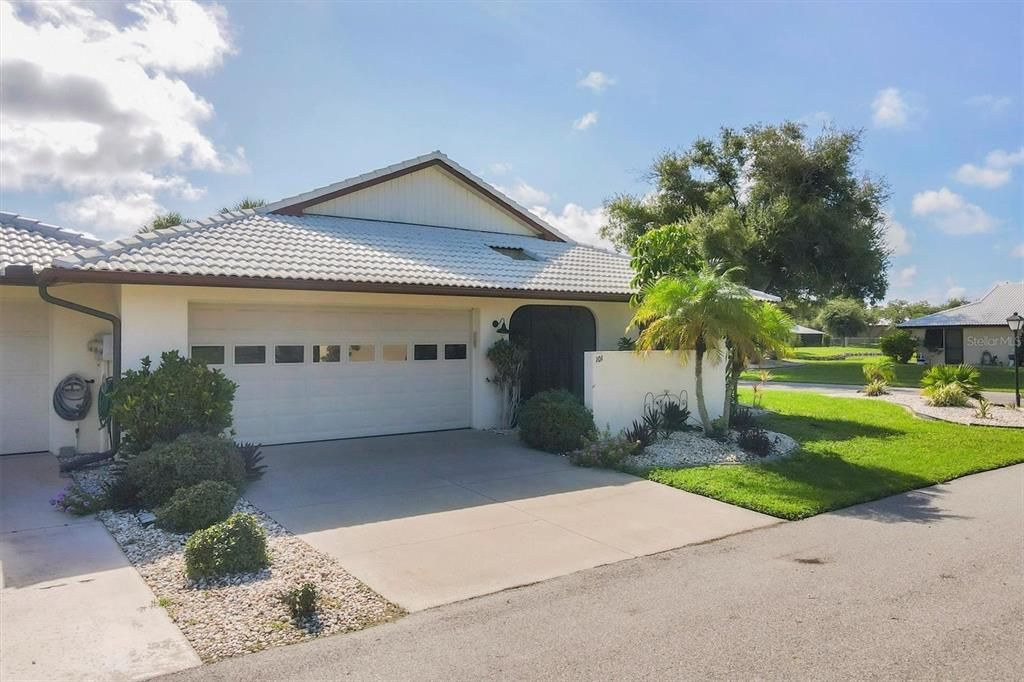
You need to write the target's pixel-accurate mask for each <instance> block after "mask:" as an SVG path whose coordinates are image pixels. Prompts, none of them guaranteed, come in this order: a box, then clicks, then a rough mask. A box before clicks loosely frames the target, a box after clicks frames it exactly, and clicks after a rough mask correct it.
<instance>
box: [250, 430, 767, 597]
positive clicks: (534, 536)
mask: <svg viewBox="0 0 1024 682" xmlns="http://www.w3.org/2000/svg"><path fill="white" fill-rule="evenodd" d="M264 459H265V461H266V463H267V464H268V465H269V469H268V472H267V475H266V477H265V478H263V479H262V480H260V481H258V482H257V483H255V484H253V485H252V486H251V487H250V488H249V490H248V491H247V493H246V496H247V497H248V498H249V499H250V500H251V501H252V502H253V503H254V504H256V505H257V506H258V507H260V508H261V509H263V510H264V511H266V512H267V513H269V514H270V515H271V516H273V517H274V518H275V519H277V521H279V522H280V523H281V524H282V525H284V526H285V527H287V528H288V529H290V530H291V531H292V532H294V533H296V534H297V535H299V536H300V537H302V538H303V539H304V540H305V541H306V542H308V543H310V544H311V545H313V546H314V547H317V548H318V549H320V550H322V551H324V552H326V553H328V554H331V555H333V556H335V557H337V558H338V559H339V560H340V561H341V563H342V565H343V566H344V567H345V568H346V569H348V570H349V571H350V572H352V573H353V574H354V575H356V576H357V577H359V578H360V579H361V580H363V581H364V582H366V583H367V584H368V585H370V586H371V587H373V588H374V589H376V590H377V591H378V592H380V593H381V594H383V595H384V596H386V597H388V598H389V599H391V600H393V601H395V602H397V603H398V604H400V605H402V606H404V607H405V608H407V609H409V610H419V609H425V608H428V607H432V606H437V605H439V604H445V603H449V602H453V601H457V600H461V599H467V598H469V597H476V596H479V595H482V594H488V593H491V592H495V591H497V590H502V589H505V588H508V587H514V586H518V585H524V584H528V583H533V582H537V581H539V580H545V579H548V578H553V577H555V576H560V575H565V574H568V573H573V572H575V571H579V570H582V569H585V568H591V567H593V566H598V565H601V564H608V563H612V562H616V561H621V560H623V559H629V558H632V557H636V556H641V555H646V554H653V553H656V552H662V551H665V550H668V549H673V548H676V547H681V546H683V545H688V544H693V543H699V542H704V541H707V540H711V539H714V538H719V537H723V536H726V535H732V534H734V533H739V532H742V531H747V530H751V529H753V528H760V527H763V526H768V525H771V524H774V523H777V522H778V520H777V519H774V518H772V517H769V516H764V515H762V514H758V513H755V512H751V511H748V510H745V509H741V508H739V507H734V506H731V505H728V504H724V503H722V502H717V501H715V500H711V499H708V498H705V497H700V496H698V495H693V494H690V493H686V492H683V491H680V490H675V489H673V488H668V487H666V486H662V485H660V484H657V483H652V482H650V481H645V480H641V479H638V478H636V477H633V476H628V475H625V474H622V473H618V472H610V471H604V470H597V469H581V468H577V467H573V466H571V465H570V464H569V463H568V461H567V460H566V459H565V458H563V457H558V456H555V455H549V454H546V453H542V452H537V451H534V450H530V449H528V448H526V447H524V446H522V445H521V444H520V443H519V441H518V439H516V438H515V437H514V436H502V435H498V434H494V433H488V432H479V431H448V432H441V433H431V434H415V435H407V436H388V437H382V438H365V439H358V440H348V441H332V442H322V443H308V444H299V445H282V446H275V447H268V448H266V449H265V451H264Z"/></svg>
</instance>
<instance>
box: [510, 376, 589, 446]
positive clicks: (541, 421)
mask: <svg viewBox="0 0 1024 682" xmlns="http://www.w3.org/2000/svg"><path fill="white" fill-rule="evenodd" d="M595 431H596V429H595V428H594V415H593V414H591V412H590V410H588V409H587V408H586V407H584V406H583V405H582V404H581V403H580V401H579V400H577V399H576V396H574V395H573V394H572V393H570V392H569V391H562V390H551V391H542V392H541V393H538V394H537V395H535V396H533V397H532V398H530V399H529V400H527V401H526V402H525V403H524V404H523V406H522V407H521V408H520V410H519V435H520V437H521V438H522V439H523V442H525V443H526V444H527V445H529V446H530V447H532V448H537V449H538V450H546V451H547V452H557V453H561V452H571V451H573V450H578V449H579V448H580V447H582V446H583V439H584V438H585V437H587V436H590V435H592V434H593V433H594V432H595Z"/></svg>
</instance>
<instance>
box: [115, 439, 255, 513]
mask: <svg viewBox="0 0 1024 682" xmlns="http://www.w3.org/2000/svg"><path fill="white" fill-rule="evenodd" d="M124 476H125V479H126V485H127V486H130V488H131V489H133V490H135V491H136V497H137V499H138V501H139V503H140V504H142V505H143V506H145V507H146V508H148V509H155V508H156V507H158V506H160V505H162V504H163V503H164V502H166V501H167V500H169V499H170V498H171V496H172V495H173V494H174V493H175V492H176V491H177V490H178V489H179V488H188V487H190V486H193V485H195V484H197V483H201V482H203V481H223V482H224V483H228V484H230V485H232V486H233V487H234V488H235V489H237V490H241V489H242V484H243V483H244V482H245V465H244V464H243V463H242V457H241V455H239V454H238V449H237V448H236V447H235V444H234V443H232V442H231V441H230V440H228V439H226V438H221V437H220V436H210V435H206V434H202V433H186V434H184V435H181V436H178V437H177V438H176V439H175V440H174V441H173V442H170V443H157V444H156V445H154V446H153V447H151V448H150V449H148V450H146V451H145V452H143V453H141V454H139V455H138V456H136V457H133V458H132V459H130V460H129V461H128V464H127V465H126V466H125V470H124Z"/></svg>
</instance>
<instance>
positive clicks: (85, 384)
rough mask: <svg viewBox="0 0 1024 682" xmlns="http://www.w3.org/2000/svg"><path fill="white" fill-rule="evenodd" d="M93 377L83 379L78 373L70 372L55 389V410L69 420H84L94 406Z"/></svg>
mask: <svg viewBox="0 0 1024 682" xmlns="http://www.w3.org/2000/svg"><path fill="white" fill-rule="evenodd" d="M91 383H93V380H92V379H83V378H82V377H81V376H79V375H78V374H69V375H68V376H66V377H64V378H63V379H61V380H60V383H58V384H57V388H55V389H54V390H53V411H54V412H56V413H57V416H59V417H60V418H61V419H64V420H65V421H69V422H77V421H82V420H83V419H85V418H86V417H87V416H88V415H89V408H90V407H92V388H91V387H90V386H89V384H91Z"/></svg>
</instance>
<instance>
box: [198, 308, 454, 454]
mask: <svg viewBox="0 0 1024 682" xmlns="http://www.w3.org/2000/svg"><path fill="white" fill-rule="evenodd" d="M469 343H470V316H469V312H468V311H450V310H428V311H412V310H395V311H390V310H380V309H364V308H358V309H349V308H310V307H272V306H209V305H193V306H191V307H190V309H189V346H190V352H191V354H192V356H193V357H197V358H201V359H203V360H205V361H206V362H208V363H209V364H210V365H211V366H215V367H218V368H220V369H222V370H223V371H224V373H225V374H227V375H228V376H229V377H231V378H232V379H233V380H234V381H235V382H236V383H237V384H238V391H237V393H236V395H235V408H234V422H235V430H236V431H237V433H238V438H240V439H243V440H253V441H258V442H261V443H266V444H270V443H290V442H299V441H308V440H327V439H331V438H352V437H358V436H372V435H381V434H391V433H411V432H416V431H436V430H442V429H453V428H464V427H468V426H469V424H470V395H471V394H470V360H469Z"/></svg>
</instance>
